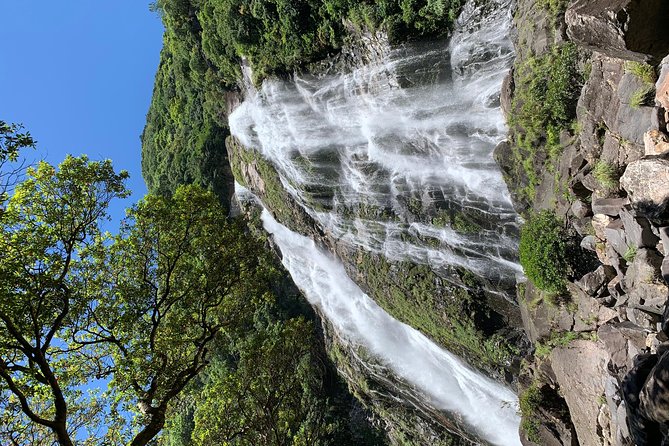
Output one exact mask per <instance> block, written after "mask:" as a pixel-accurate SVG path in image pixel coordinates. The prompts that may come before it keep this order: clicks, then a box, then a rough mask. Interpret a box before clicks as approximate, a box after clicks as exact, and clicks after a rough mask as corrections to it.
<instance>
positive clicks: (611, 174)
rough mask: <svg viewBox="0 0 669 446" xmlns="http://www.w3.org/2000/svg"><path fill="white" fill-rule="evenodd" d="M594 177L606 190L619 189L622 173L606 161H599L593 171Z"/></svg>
mask: <svg viewBox="0 0 669 446" xmlns="http://www.w3.org/2000/svg"><path fill="white" fill-rule="evenodd" d="M592 175H593V176H594V177H595V179H596V180H597V181H598V182H599V184H601V185H602V186H603V187H605V188H606V189H617V188H618V180H619V178H620V173H619V172H618V169H617V168H616V166H614V165H613V164H611V163H609V162H606V161H604V160H599V161H597V164H595V167H594V169H592Z"/></svg>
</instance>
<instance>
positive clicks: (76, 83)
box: [0, 0, 163, 228]
mask: <svg viewBox="0 0 669 446" xmlns="http://www.w3.org/2000/svg"><path fill="white" fill-rule="evenodd" d="M0 5H2V24H1V25H0V42H2V58H1V60H0V85H1V86H2V93H0V119H1V120H4V121H7V122H18V123H23V124H24V125H25V127H26V129H27V130H29V131H30V132H31V134H32V136H33V137H34V138H35V139H36V140H37V142H38V145H37V151H36V152H35V153H34V154H32V153H31V154H29V155H30V156H31V157H32V159H46V160H47V161H49V162H51V163H53V164H57V163H59V162H60V161H62V160H63V158H64V157H65V155H66V154H68V153H69V154H72V155H75V156H76V155H80V154H84V153H85V154H88V155H89V157H90V158H92V159H105V158H110V159H112V160H113V161H114V167H115V168H116V169H117V170H120V169H125V170H127V171H128V172H130V182H129V183H128V184H129V186H130V188H131V189H132V191H133V197H132V198H131V199H130V200H126V202H125V203H121V202H118V203H116V204H115V205H114V206H113V208H112V213H113V215H114V218H115V219H119V218H120V217H122V216H123V211H122V210H123V209H124V208H125V207H127V206H129V205H130V204H131V203H132V202H134V201H136V200H137V199H139V198H141V197H142V196H143V195H144V194H145V192H146V188H145V186H144V181H143V180H142V176H141V175H142V174H141V164H140V163H141V147H140V140H139V135H140V134H141V132H142V129H143V127H144V122H145V118H146V112H147V110H148V107H149V102H150V100H151V93H152V90H153V79H154V76H155V72H156V68H157V66H158V59H159V55H160V48H161V46H162V33H163V27H162V23H161V22H160V18H159V17H158V16H157V15H156V14H155V13H152V12H150V11H149V6H148V5H149V1H148V0H114V1H107V2H99V1H92V0H66V1H60V2H51V1H36V0H22V1H10V0H0ZM112 227H114V228H115V227H116V225H112Z"/></svg>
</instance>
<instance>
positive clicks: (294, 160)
mask: <svg viewBox="0 0 669 446" xmlns="http://www.w3.org/2000/svg"><path fill="white" fill-rule="evenodd" d="M496 2H497V3H498V5H496V6H495V7H494V8H490V4H488V6H487V7H488V9H489V10H490V11H487V12H482V10H481V9H480V8H483V7H480V8H479V9H477V8H476V7H474V6H473V3H474V2H470V3H469V4H468V5H467V6H466V7H465V11H464V12H463V14H462V15H461V18H460V19H459V21H458V24H457V26H456V31H455V32H454V34H453V35H452V37H451V38H450V40H449V41H441V42H436V43H434V42H432V43H430V44H426V43H421V44H413V45H407V46H403V47H400V48H398V49H394V50H392V51H389V52H388V54H387V55H386V56H385V59H384V61H383V63H380V64H379V65H378V66H366V67H363V68H361V69H358V70H355V71H353V72H352V73H348V74H341V75H338V76H324V77H314V76H309V75H304V76H295V77H294V79H293V80H292V81H290V82H289V81H279V80H272V81H266V82H264V83H263V86H262V88H261V90H260V91H258V92H254V93H251V94H249V98H248V99H247V100H246V101H244V103H243V104H242V105H241V106H239V107H238V108H237V109H236V110H235V111H234V112H233V113H232V115H231V116H230V119H229V122H230V130H231V132H232V134H233V135H234V136H236V137H237V138H238V139H239V140H240V141H241V142H242V144H243V145H245V146H247V147H251V148H254V149H256V150H258V151H259V152H260V153H261V154H262V155H263V156H264V157H265V158H266V159H268V160H270V161H271V162H272V164H273V165H274V166H275V167H276V168H277V170H278V171H279V174H280V176H281V179H282V182H283V184H284V187H285V188H286V189H287V190H288V191H289V192H290V193H291V194H292V195H293V196H294V197H295V198H296V200H297V201H298V203H300V204H301V205H302V206H303V207H304V208H305V209H306V210H307V212H308V213H309V214H310V215H311V216H312V217H314V219H315V220H316V221H317V222H319V224H320V225H321V226H322V227H323V228H324V229H325V230H326V231H327V232H329V233H330V234H331V235H332V236H333V237H334V238H336V239H339V240H340V241H342V242H346V243H350V244H353V245H355V246H359V247H361V248H363V249H365V250H367V251H371V252H375V253H380V254H383V255H385V256H386V257H387V258H389V259H391V260H409V261H412V262H416V263H421V264H429V265H430V266H432V267H433V268H435V269H439V268H440V267H443V266H446V265H454V266H459V267H464V268H466V269H468V270H470V271H473V272H474V273H476V274H478V275H480V276H481V277H485V278H487V279H491V280H493V281H495V280H506V281H507V282H513V278H514V276H515V275H517V274H519V273H521V269H520V266H519V265H518V264H517V261H516V252H517V222H516V219H517V216H516V214H515V212H514V211H513V208H512V206H511V202H510V199H509V195H508V192H507V189H506V185H505V183H504V181H503V178H502V176H501V174H500V173H499V170H498V168H497V166H496V164H495V162H494V161H493V158H492V150H493V148H494V146H495V144H496V143H497V142H498V141H500V140H501V139H503V137H504V135H505V133H506V128H505V123H504V118H503V116H502V113H501V111H500V109H499V100H498V97H499V90H500V86H501V82H502V79H503V77H504V75H505V73H506V70H507V69H508V67H509V65H510V63H511V61H512V59H513V51H512V45H511V42H510V41H509V39H508V33H509V26H510V25H509V24H510V20H509V18H508V17H507V15H508V7H509V3H510V0H496ZM444 215H448V216H449V218H448V219H446V220H444V218H439V216H442V217H443V216H444ZM463 216H466V218H464V217H463ZM458 218H459V219H460V220H459V221H458ZM472 218H473V221H474V223H475V224H474V225H473V227H472V225H471V224H470V225H469V226H468V227H467V225H466V224H465V225H463V224H462V223H463V222H464V221H465V220H467V219H469V221H471V219H472ZM449 220H450V224H449ZM458 223H460V225H458ZM463 229H464V230H463Z"/></svg>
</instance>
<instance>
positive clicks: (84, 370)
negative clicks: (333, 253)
mask: <svg viewBox="0 0 669 446" xmlns="http://www.w3.org/2000/svg"><path fill="white" fill-rule="evenodd" d="M27 177H28V178H27V179H26V181H24V182H23V183H21V184H20V185H19V186H17V188H16V190H15V193H14V195H13V196H12V197H11V199H10V200H9V202H8V204H7V209H6V212H5V214H4V216H3V217H2V220H1V223H2V225H1V229H0V230H1V231H2V234H1V237H0V250H2V252H3V256H2V258H1V259H0V278H1V280H0V395H1V396H0V437H1V438H2V441H3V443H5V444H16V443H18V444H51V442H52V441H53V439H54V438H55V439H56V440H57V441H58V442H59V443H60V444H61V445H73V444H75V443H76V441H75V438H87V440H86V441H85V442H84V444H100V443H102V442H108V443H112V444H132V445H144V444H148V443H149V441H150V440H151V439H152V438H154V437H155V436H156V435H157V433H158V432H159V431H160V429H162V427H163V425H164V423H165V414H166V412H167V408H168V404H169V403H170V401H171V400H173V399H174V398H175V396H177V395H178V394H179V393H180V392H181V391H182V390H183V388H184V387H185V386H186V385H187V384H188V383H189V382H190V381H191V380H192V379H193V378H194V377H195V376H196V375H197V374H198V373H199V372H200V371H201V370H202V368H203V367H204V366H205V365H206V364H207V362H208V360H209V345H210V343H211V342H212V340H213V339H214V338H215V337H216V336H217V335H218V334H219V333H221V332H223V331H226V332H233V331H234V330H235V329H236V327H238V326H239V325H240V324H243V323H244V321H245V315H249V314H252V313H251V312H249V311H248V309H249V308H250V307H251V306H252V305H253V300H249V299H243V298H240V297H241V296H239V295H238V289H239V287H238V285H239V284H240V283H242V282H246V283H253V282H254V279H253V277H252V276H253V274H254V270H255V263H256V256H255V255H254V250H253V249H248V245H246V244H245V243H244V238H243V237H242V234H241V231H242V226H241V225H240V224H238V223H237V222H234V221H230V222H228V221H227V220H226V218H225V215H226V214H225V213H224V212H223V211H222V209H221V207H220V205H219V204H218V201H217V199H216V198H215V197H214V196H213V194H211V193H208V192H205V191H203V190H202V189H200V188H197V187H194V186H189V187H181V188H179V189H178V190H177V191H176V192H175V194H174V195H173V196H172V197H156V196H148V197H147V198H146V199H144V200H142V201H141V202H140V203H139V204H138V205H136V206H135V207H134V208H133V209H132V210H131V211H130V212H129V214H128V217H127V219H126V220H125V221H124V223H123V226H122V228H121V231H120V233H119V234H118V235H117V236H115V237H112V236H110V235H109V234H105V233H102V232H101V230H100V228H99V223H100V221H101V220H103V219H105V218H108V217H107V207H108V205H109V202H110V201H111V200H112V199H114V198H118V197H125V196H127V195H128V191H127V189H126V188H125V185H124V183H125V179H126V178H127V173H125V172H120V173H116V172H114V170H113V168H112V165H111V162H110V161H102V162H95V161H89V160H88V159H87V158H86V157H80V158H73V157H67V158H66V159H65V161H64V162H63V163H62V164H61V165H60V166H59V168H58V169H55V168H54V167H53V166H51V165H49V164H48V163H45V162H42V163H40V164H39V165H38V166H37V168H36V169H29V170H28V174H27ZM100 379H105V380H108V382H109V388H110V391H109V392H106V393H102V394H96V393H95V392H92V393H90V394H88V393H87V391H86V390H85V386H86V385H87V384H92V383H95V382H96V380H100ZM128 411H131V413H134V414H135V416H134V418H133V420H131V422H128V419H127V415H128ZM100 426H105V429H100Z"/></svg>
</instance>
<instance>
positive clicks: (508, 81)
mask: <svg viewBox="0 0 669 446" xmlns="http://www.w3.org/2000/svg"><path fill="white" fill-rule="evenodd" d="M515 88H516V87H515V85H514V82H513V68H512V69H511V70H509V72H508V73H506V76H504V80H503V81H502V88H501V91H500V96H499V101H500V107H501V108H502V112H503V113H504V116H509V113H511V102H512V100H513V92H514V90H515Z"/></svg>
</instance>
